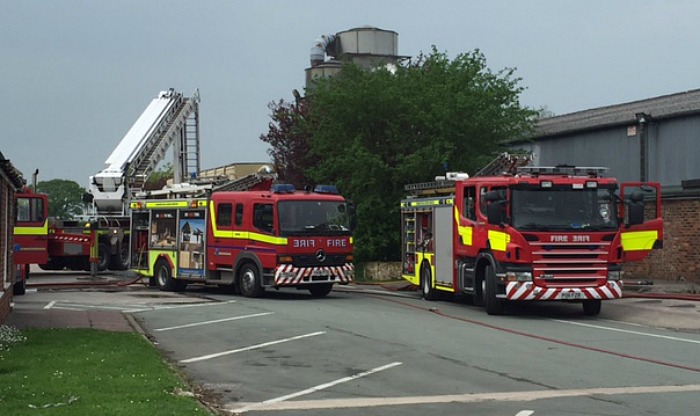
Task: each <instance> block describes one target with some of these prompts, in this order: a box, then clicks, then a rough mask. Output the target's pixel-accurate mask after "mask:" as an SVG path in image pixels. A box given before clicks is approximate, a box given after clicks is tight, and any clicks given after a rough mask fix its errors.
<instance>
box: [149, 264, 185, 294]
mask: <svg viewBox="0 0 700 416" xmlns="http://www.w3.org/2000/svg"><path fill="white" fill-rule="evenodd" d="M155 275H156V283H157V284H158V289H160V290H161V291H163V292H175V291H180V290H183V289H184V287H182V285H181V284H180V283H181V282H180V281H176V280H175V279H173V271H172V270H171V269H170V265H169V264H168V262H167V261H165V260H159V261H158V262H157V263H156V268H155Z"/></svg>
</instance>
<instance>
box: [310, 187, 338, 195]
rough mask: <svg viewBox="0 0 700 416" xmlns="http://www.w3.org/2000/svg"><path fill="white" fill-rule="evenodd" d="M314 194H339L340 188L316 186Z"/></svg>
mask: <svg viewBox="0 0 700 416" xmlns="http://www.w3.org/2000/svg"><path fill="white" fill-rule="evenodd" d="M314 192H316V193H317V194H334V195H337V194H338V188H336V187H335V185H316V188H314Z"/></svg>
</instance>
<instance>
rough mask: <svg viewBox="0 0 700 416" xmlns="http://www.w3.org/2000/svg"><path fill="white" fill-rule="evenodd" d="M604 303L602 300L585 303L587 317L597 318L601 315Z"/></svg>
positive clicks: (584, 311)
mask: <svg viewBox="0 0 700 416" xmlns="http://www.w3.org/2000/svg"><path fill="white" fill-rule="evenodd" d="M601 304H602V302H601V301H600V299H590V300H584V301H583V314H584V315H586V316H595V315H598V314H599V313H600V307H601Z"/></svg>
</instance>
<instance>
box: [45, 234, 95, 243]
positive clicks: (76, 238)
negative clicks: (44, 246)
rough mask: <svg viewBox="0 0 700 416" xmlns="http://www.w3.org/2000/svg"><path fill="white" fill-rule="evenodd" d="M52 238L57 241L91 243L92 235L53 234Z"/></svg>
mask: <svg viewBox="0 0 700 416" xmlns="http://www.w3.org/2000/svg"><path fill="white" fill-rule="evenodd" d="M51 239H52V240H56V241H67V242H69V243H89V242H90V237H85V236H82V235H61V234H57V235H53V236H52V237H51Z"/></svg>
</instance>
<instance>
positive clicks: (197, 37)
mask: <svg viewBox="0 0 700 416" xmlns="http://www.w3.org/2000/svg"><path fill="white" fill-rule="evenodd" d="M0 5H1V6H2V13H0V52H1V56H2V64H0V79H2V81H1V82H0V99H1V103H2V104H0V105H2V108H1V110H2V111H1V112H0V114H1V116H0V117H1V118H0V151H1V152H2V153H3V154H4V155H5V157H6V158H8V159H10V160H11V161H12V162H13V164H14V165H15V167H17V168H18V169H19V170H21V171H22V172H23V173H24V176H25V178H27V179H28V180H31V174H32V172H33V171H34V169H36V168H38V169H39V170H40V177H39V179H40V180H50V179H54V178H59V179H70V180H74V181H76V182H78V183H79V184H80V185H81V186H84V187H86V186H87V183H88V176H90V175H93V174H96V173H98V172H99V171H101V170H102V169H103V168H104V167H105V164H104V162H105V160H106V159H107V157H109V155H110V154H111V152H112V150H113V149H114V148H115V147H116V146H117V144H118V143H119V142H120V140H121V139H122V137H123V136H124V134H125V133H126V132H127V131H128V130H129V128H130V127H131V126H132V124H133V123H134V122H135V121H136V119H137V118H138V117H139V116H140V115H141V113H142V111H143V110H144V109H145V108H146V106H147V105H148V104H149V103H150V101H151V100H152V99H153V98H155V97H156V96H157V94H158V92H159V91H161V90H166V89H168V88H174V89H176V90H177V91H180V92H183V93H184V94H185V95H188V96H189V95H191V94H192V93H193V92H194V91H195V90H196V89H199V91H200V94H201V104H200V137H201V164H202V168H212V167H216V166H221V165H226V164H229V163H233V162H254V161H267V160H268V159H269V157H268V155H267V147H266V145H265V144H264V143H263V142H261V141H260V139H259V137H260V135H261V134H264V133H266V132H267V126H268V123H269V121H270V111H269V109H268V103H270V102H271V101H276V100H279V99H280V98H283V99H285V100H293V96H292V90H293V89H299V90H302V88H303V87H304V79H305V78H304V69H305V68H307V67H308V66H309V50H310V48H311V46H312V44H313V42H314V40H315V39H317V38H318V37H319V36H320V35H323V34H334V33H337V32H340V31H344V30H348V29H352V28H355V27H361V26H365V25H370V26H374V27H378V28H381V29H387V30H393V31H395V32H397V33H398V39H399V54H401V55H410V56H416V55H417V54H418V53H420V52H421V51H423V52H428V51H430V49H431V45H435V46H436V47H437V48H438V50H439V51H442V52H447V54H448V56H449V57H451V58H453V57H454V56H456V55H457V54H459V53H461V52H467V51H472V50H474V49H476V48H478V49H480V50H481V51H482V52H483V53H484V54H485V56H486V59H487V63H488V66H489V67H490V68H491V69H492V70H493V71H498V70H500V69H503V68H506V67H514V68H516V69H517V70H516V75H517V76H518V77H520V78H522V81H521V85H522V86H523V87H526V88H527V90H526V91H525V92H524V93H523V95H522V104H524V105H527V106H531V107H536V108H538V107H546V108H547V109H548V110H550V111H552V112H554V113H555V114H557V115H561V114H566V113H570V112H575V111H580V110H585V109H590V108H597V107H602V106H607V105H612V104H619V103H624V102H629V101H636V100H640V99H644V98H650V97H656V96H660V95H666V94H672V93H677V92H683V91H687V90H691V89H697V88H700V75H698V68H699V67H700V65H698V63H699V61H700V53H699V51H700V24H698V18H699V17H700V2H698V1H693V0H678V1H674V0H635V1H633V0H617V1H616V0H600V1H593V0H588V1H583V0H580V1H563V0H542V1H525V0H520V1H515V0H512V1H505V0H502V1H494V0H489V1H486V0H483V1H456V0H451V1H443V0H431V1H425V0H421V1H417V0H400V1H382V0H371V1H365V0H360V1H358V0H353V1H346V2H341V1H309V0H306V1H304V0H298V1H291V0H289V1H283V0H274V1H273V0H267V1H266V0H251V1H233V0H232V1H211V0H196V1H192V0H188V1H180V0H171V1H150V0H118V1H117V0H113V1H107V0H104V1H96V0H83V1H75V0H62V1H53V0H44V1H38V0H21V1H20V0H0Z"/></svg>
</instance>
